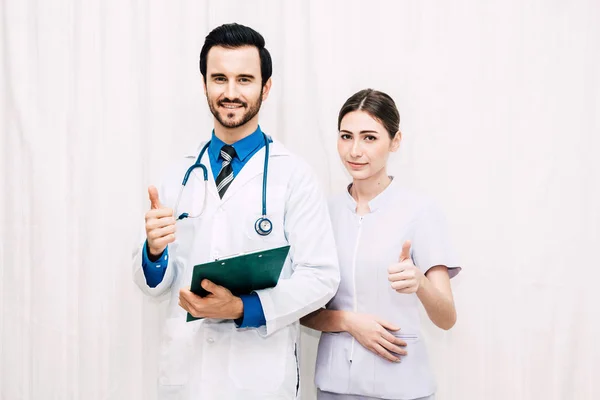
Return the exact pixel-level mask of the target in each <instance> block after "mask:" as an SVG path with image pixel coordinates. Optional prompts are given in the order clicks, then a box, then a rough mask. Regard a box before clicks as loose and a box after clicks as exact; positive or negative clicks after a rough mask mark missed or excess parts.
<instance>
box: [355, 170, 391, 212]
mask: <svg viewBox="0 0 600 400" xmlns="http://www.w3.org/2000/svg"><path fill="white" fill-rule="evenodd" d="M390 178H392V181H391V182H390V184H389V185H388V187H386V188H385V189H384V190H383V192H381V193H379V194H378V195H377V196H375V197H374V198H373V199H371V201H369V210H371V213H374V212H375V211H377V209H379V208H380V207H383V206H384V205H385V204H386V203H387V202H388V201H389V199H390V198H393V197H394V196H393V193H394V192H395V191H396V189H397V187H398V185H399V184H398V183H396V180H397V179H394V177H393V176H390ZM351 186H352V184H351V183H350V184H349V185H348V186H347V187H346V194H345V196H344V197H345V198H346V205H347V206H348V207H350V209H351V210H352V211H353V212H356V207H357V204H356V200H354V197H352V195H351V194H350V187H351Z"/></svg>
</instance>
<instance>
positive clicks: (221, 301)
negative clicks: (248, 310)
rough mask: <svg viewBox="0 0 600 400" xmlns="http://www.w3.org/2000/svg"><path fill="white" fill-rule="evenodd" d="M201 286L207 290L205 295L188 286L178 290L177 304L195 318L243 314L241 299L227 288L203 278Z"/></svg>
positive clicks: (233, 317)
mask: <svg viewBox="0 0 600 400" xmlns="http://www.w3.org/2000/svg"><path fill="white" fill-rule="evenodd" d="M201 285H202V288H204V290H206V291H207V292H209V295H208V296H206V297H200V296H198V295H197V294H194V293H192V292H191V291H190V290H189V289H188V288H185V289H181V290H180V291H179V305H180V306H181V307H182V308H183V309H184V310H186V311H187V312H189V313H190V314H191V315H192V316H194V317H196V318H221V319H238V318H241V317H242V316H243V315H244V303H242V299H240V298H239V297H237V296H234V295H233V294H231V292H230V291H229V289H227V288H224V287H223V286H219V285H217V284H214V283H212V282H211V281H209V280H208V279H204V280H203V281H202V283H201Z"/></svg>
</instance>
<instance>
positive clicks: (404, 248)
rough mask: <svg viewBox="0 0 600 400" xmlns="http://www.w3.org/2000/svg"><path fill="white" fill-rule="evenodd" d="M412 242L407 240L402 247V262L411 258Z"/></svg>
mask: <svg viewBox="0 0 600 400" xmlns="http://www.w3.org/2000/svg"><path fill="white" fill-rule="evenodd" d="M410 246H411V243H410V240H407V241H406V242H404V244H403V245H402V253H400V262H402V261H405V260H408V259H409V258H410Z"/></svg>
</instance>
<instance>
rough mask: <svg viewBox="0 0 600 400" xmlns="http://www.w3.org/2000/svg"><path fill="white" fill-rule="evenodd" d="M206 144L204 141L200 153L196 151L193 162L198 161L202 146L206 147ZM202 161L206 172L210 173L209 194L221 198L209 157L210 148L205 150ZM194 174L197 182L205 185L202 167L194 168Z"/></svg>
mask: <svg viewBox="0 0 600 400" xmlns="http://www.w3.org/2000/svg"><path fill="white" fill-rule="evenodd" d="M205 144H206V143H202V145H201V146H200V148H199V149H198V153H196V155H195V156H194V159H193V161H192V163H193V162H195V161H196V158H197V157H198V154H200V151H201V150H202V148H203V147H204V145H205ZM201 162H202V165H204V166H205V167H206V172H207V173H208V185H207V186H208V195H209V196H213V197H214V198H216V199H219V200H220V198H219V193H218V192H217V185H216V184H215V178H214V175H213V171H212V168H211V165H210V159H209V158H208V150H207V151H206V152H204V155H203V156H202V160H201ZM190 165H191V164H190ZM192 174H193V175H194V177H195V179H196V180H197V182H196V183H198V184H201V185H204V172H203V171H202V168H196V169H194V172H193V173H192Z"/></svg>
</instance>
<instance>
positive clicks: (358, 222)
mask: <svg viewBox="0 0 600 400" xmlns="http://www.w3.org/2000/svg"><path fill="white" fill-rule="evenodd" d="M399 124H400V115H399V113H398V110H397V108H396V105H395V103H394V101H393V100H392V98H391V97H390V96H388V95H387V94H385V93H382V92H379V91H376V90H372V89H366V90H361V91H360V92H358V93H356V94H354V95H353V96H352V97H350V98H349V99H348V100H347V101H346V103H345V104H344V105H343V107H342V109H341V110H340V113H339V117H338V130H339V136H338V142H337V143H338V144H337V148H338V153H339V155H340V158H341V161H342V163H343V164H344V166H345V167H346V169H347V170H348V172H349V173H350V175H351V176H352V183H351V184H350V185H349V186H348V188H347V190H346V191H345V192H344V193H343V194H342V195H340V196H337V197H335V198H334V199H333V200H332V201H331V204H330V213H331V218H332V222H333V227H334V233H335V236H336V243H337V246H338V256H339V261H340V271H341V284H340V287H339V289H338V292H337V294H336V296H335V297H334V298H333V299H332V300H331V302H330V303H329V304H328V306H327V308H326V309H321V310H318V311H316V312H314V313H312V314H310V315H308V316H306V317H305V318H303V319H302V323H303V324H304V325H305V326H308V327H310V328H313V329H316V330H319V331H322V332H323V334H322V335H321V339H320V342H319V352H318V357H317V366H316V374H315V383H316V385H317V387H318V389H319V392H318V398H319V399H320V400H323V399H338V400H339V399H345V400H349V399H372V398H374V399H428V400H430V399H433V397H434V392H435V383H434V379H433V376H432V373H431V370H430V367H429V363H428V359H427V353H426V350H425V347H424V344H423V341H422V340H421V329H420V320H419V304H418V303H419V302H421V304H423V306H424V307H425V310H426V311H427V314H428V316H429V318H430V319H431V320H432V321H433V323H434V324H435V325H437V326H438V327H440V328H442V329H446V330H447V329H450V328H451V327H452V326H453V325H454V323H455V321H456V310H455V308H454V300H453V297H452V290H451V287H450V278H451V277H453V276H455V275H456V274H457V273H458V272H459V271H460V267H458V266H457V264H456V261H455V258H454V255H453V254H452V250H451V248H450V245H449V241H448V237H447V234H446V229H445V226H444V222H443V217H442V215H441V213H440V211H439V210H438V209H437V208H436V207H435V205H434V204H433V203H432V202H431V201H430V200H428V199H427V198H425V197H423V196H421V195H418V194H416V193H413V192H411V191H409V190H407V189H404V188H402V187H401V185H400V182H397V179H394V178H393V177H391V176H388V174H387V169H386V165H387V160H388V157H389V155H390V153H391V152H395V151H396V150H397V149H398V147H399V146H400V140H401V138H402V136H401V133H400V130H399Z"/></svg>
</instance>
